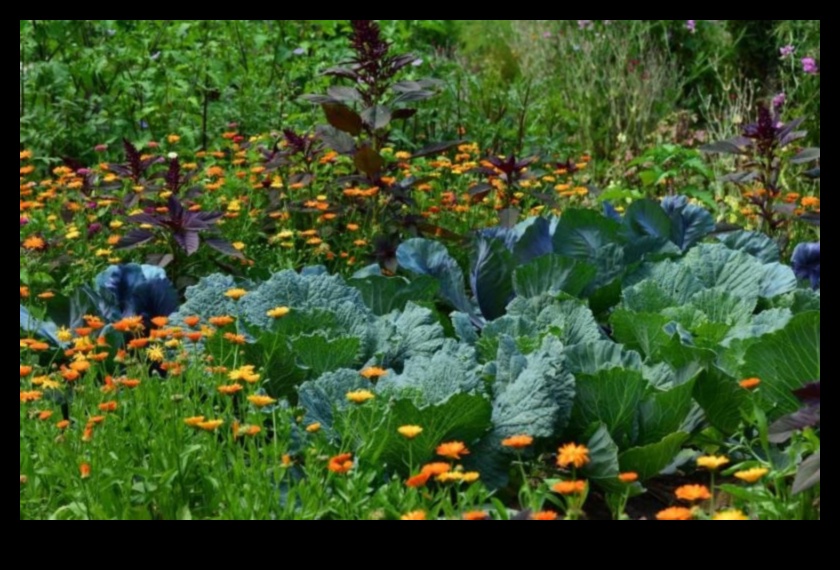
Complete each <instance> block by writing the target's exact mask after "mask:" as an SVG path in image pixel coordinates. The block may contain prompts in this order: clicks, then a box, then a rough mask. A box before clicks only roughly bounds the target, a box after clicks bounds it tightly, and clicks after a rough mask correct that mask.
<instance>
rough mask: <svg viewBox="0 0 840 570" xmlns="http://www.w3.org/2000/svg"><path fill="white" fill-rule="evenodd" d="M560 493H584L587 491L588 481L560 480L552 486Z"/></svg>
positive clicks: (553, 489) (567, 494)
mask: <svg viewBox="0 0 840 570" xmlns="http://www.w3.org/2000/svg"><path fill="white" fill-rule="evenodd" d="M551 490H552V491H554V492H555V493H557V494H558V495H563V496H570V495H583V494H584V493H585V492H586V481H560V482H559V483H557V484H555V485H554V486H553V487H551Z"/></svg>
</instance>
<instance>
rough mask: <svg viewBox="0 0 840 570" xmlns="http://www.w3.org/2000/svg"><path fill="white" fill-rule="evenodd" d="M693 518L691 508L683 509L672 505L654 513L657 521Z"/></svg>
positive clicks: (688, 519)
mask: <svg viewBox="0 0 840 570" xmlns="http://www.w3.org/2000/svg"><path fill="white" fill-rule="evenodd" d="M693 518H694V513H693V512H692V511H691V509H684V508H682V507H672V508H670V509H665V510H664V511H661V512H660V513H659V514H657V515H656V520H658V521H690V520H692V519H693Z"/></svg>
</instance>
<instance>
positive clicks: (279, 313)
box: [266, 307, 292, 319]
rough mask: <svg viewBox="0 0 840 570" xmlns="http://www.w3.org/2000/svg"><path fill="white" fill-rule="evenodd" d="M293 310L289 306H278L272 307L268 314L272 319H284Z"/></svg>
mask: <svg viewBox="0 0 840 570" xmlns="http://www.w3.org/2000/svg"><path fill="white" fill-rule="evenodd" d="M291 311H292V310H291V309H290V308H289V307H277V308H275V309H271V310H270V311H269V312H268V313H266V316H268V318H270V319H282V318H283V317H285V316H286V315H288V314H289V313H290V312H291Z"/></svg>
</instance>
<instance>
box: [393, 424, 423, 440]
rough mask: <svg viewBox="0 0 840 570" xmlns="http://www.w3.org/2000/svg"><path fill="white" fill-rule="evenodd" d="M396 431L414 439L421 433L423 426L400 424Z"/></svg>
mask: <svg viewBox="0 0 840 570" xmlns="http://www.w3.org/2000/svg"><path fill="white" fill-rule="evenodd" d="M397 433H399V434H400V435H401V436H403V437H404V438H406V439H416V438H418V437H419V436H420V434H422V433H423V428H421V427H420V426H402V427H401V428H400V429H398V430H397Z"/></svg>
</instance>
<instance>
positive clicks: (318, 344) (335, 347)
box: [290, 333, 361, 377]
mask: <svg viewBox="0 0 840 570" xmlns="http://www.w3.org/2000/svg"><path fill="white" fill-rule="evenodd" d="M290 343H291V349H292V351H293V354H294V356H295V357H296V358H297V362H298V364H299V366H300V367H301V368H303V369H305V370H308V371H309V372H310V375H311V376H312V377H318V376H320V375H322V374H324V373H325V372H332V371H334V370H338V369H339V368H350V367H352V366H353V364H355V363H356V361H357V359H358V357H359V350H360V348H361V341H360V340H359V339H358V338H354V337H344V338H334V339H330V338H327V337H326V336H324V335H323V334H317V333H316V334H307V335H302V336H298V337H295V338H292V339H290Z"/></svg>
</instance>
